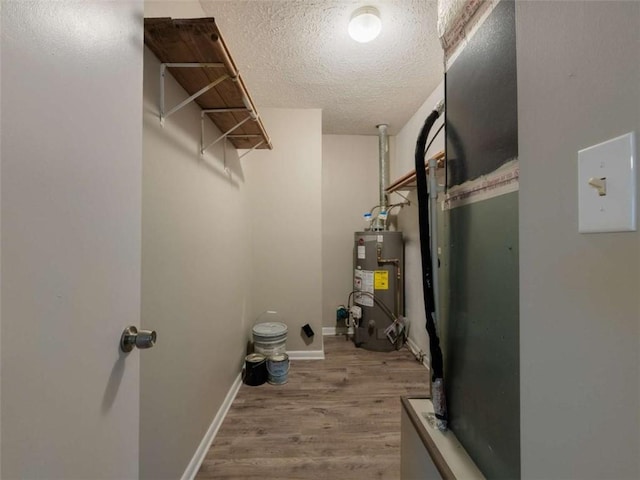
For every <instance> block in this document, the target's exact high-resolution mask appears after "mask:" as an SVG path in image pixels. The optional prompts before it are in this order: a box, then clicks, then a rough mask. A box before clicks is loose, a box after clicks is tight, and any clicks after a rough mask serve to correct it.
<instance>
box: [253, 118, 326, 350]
mask: <svg viewBox="0 0 640 480" xmlns="http://www.w3.org/2000/svg"><path fill="white" fill-rule="evenodd" d="M260 114H261V116H262V120H263V122H264V125H265V128H266V130H267V132H268V133H269V136H270V137H271V140H272V143H273V146H274V149H273V150H272V151H269V150H256V151H253V152H252V153H251V154H249V155H247V156H246V157H244V158H243V159H242V167H243V169H244V172H245V175H246V184H247V188H248V192H249V210H250V222H251V241H252V249H251V250H249V251H248V252H247V254H250V255H252V257H253V262H252V266H253V267H252V275H251V277H252V279H251V290H252V294H253V303H252V307H251V310H250V315H249V318H250V320H251V321H255V319H256V318H257V317H258V315H260V313H261V312H263V311H265V310H274V311H277V312H278V314H279V316H280V318H281V320H282V321H284V322H285V323H286V324H287V326H288V328H289V334H288V338H287V350H294V351H299V350H316V351H318V350H322V254H321V248H322V242H321V239H322V231H321V185H322V125H321V121H322V112H321V111H320V110H318V109H308V110H301V109H276V108H270V109H260ZM306 323H309V324H310V325H311V328H312V329H313V330H314V332H315V337H314V338H313V339H311V341H309V340H306V337H304V336H303V334H302V332H301V327H302V326H303V325H304V324H306Z"/></svg>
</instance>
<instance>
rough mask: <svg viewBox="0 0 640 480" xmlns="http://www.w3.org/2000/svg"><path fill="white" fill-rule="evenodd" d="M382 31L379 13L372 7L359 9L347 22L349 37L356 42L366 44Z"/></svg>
mask: <svg viewBox="0 0 640 480" xmlns="http://www.w3.org/2000/svg"><path fill="white" fill-rule="evenodd" d="M380 30H382V21H381V20H380V12H378V10H377V9H376V8H374V7H360V8H358V9H357V10H356V11H355V12H353V15H351V20H350V21H349V35H350V36H351V38H353V39H354V40H355V41H356V42H360V43H367V42H370V41H371V40H373V39H374V38H376V37H377V36H378V35H379V34H380Z"/></svg>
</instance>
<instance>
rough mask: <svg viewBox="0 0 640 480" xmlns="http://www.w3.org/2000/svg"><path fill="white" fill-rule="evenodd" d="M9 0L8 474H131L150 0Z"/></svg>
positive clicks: (4, 231) (5, 11)
mask: <svg viewBox="0 0 640 480" xmlns="http://www.w3.org/2000/svg"><path fill="white" fill-rule="evenodd" d="M1 8H2V12H1V16H2V30H1V35H2V44H1V59H0V61H1V64H0V67H1V72H2V74H1V84H0V85H1V97H0V98H1V102H2V107H1V116H2V123H1V129H2V136H1V142H0V146H1V162H2V164H1V170H0V173H1V176H0V178H1V202H0V207H1V212H0V220H1V230H0V232H1V282H2V283H1V285H2V288H1V294H2V296H1V302H2V303H1V307H2V308H1V318H0V320H1V322H2V323H1V325H2V335H1V338H2V345H1V349H0V352H1V366H2V377H1V380H2V389H1V399H2V411H1V429H2V442H1V445H2V452H1V453H2V457H1V458H2V472H1V477H2V478H3V479H13V478H30V479H33V478H65V479H70V478H82V479H92V478H118V479H128V478H136V477H137V476H138V436H139V435H138V431H139V426H138V419H139V411H138V410H139V404H138V402H139V356H140V354H144V352H140V351H133V352H131V353H129V354H128V355H127V354H122V353H120V352H119V347H118V342H119V339H120V334H121V333H122V331H123V329H124V328H125V327H126V326H128V325H136V326H139V320H140V225H141V220H140V210H141V207H140V205H141V169H142V151H141V150H142V121H141V120H142V113H141V107H142V33H143V30H142V17H143V13H142V8H143V5H142V1H140V0H131V1H118V2H109V1H101V0H93V1H75V2H74V1H56V2H53V1H50V0H38V1H10V2H7V1H2V6H1Z"/></svg>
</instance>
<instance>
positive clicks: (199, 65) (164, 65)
mask: <svg viewBox="0 0 640 480" xmlns="http://www.w3.org/2000/svg"><path fill="white" fill-rule="evenodd" d="M224 66H225V65H224V63H161V64H160V125H162V126H163V127H164V120H165V119H166V118H167V117H169V116H170V115H173V114H174V113H176V112H177V111H178V110H180V109H181V108H182V107H184V106H185V105H187V104H188V103H190V102H192V101H193V100H195V99H196V98H198V97H199V96H200V95H202V94H203V93H206V92H208V91H209V90H211V89H212V88H213V87H215V86H216V85H218V84H219V83H222V82H224V81H225V80H227V79H228V78H231V79H232V80H235V78H236V77H231V76H229V75H228V74H226V73H225V74H224V75H222V76H221V77H218V78H217V79H216V80H214V81H213V82H211V83H210V84H209V85H207V86H206V87H203V88H201V89H200V90H198V91H197V92H196V93H194V94H193V95H191V96H190V97H188V98H187V99H185V100H183V101H182V102H180V103H179V104H178V105H176V106H175V107H173V108H172V109H171V110H169V111H168V112H165V98H164V79H165V76H166V73H167V67H170V68H224Z"/></svg>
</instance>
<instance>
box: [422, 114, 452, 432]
mask: <svg viewBox="0 0 640 480" xmlns="http://www.w3.org/2000/svg"><path fill="white" fill-rule="evenodd" d="M438 116H439V114H438V112H437V111H436V110H434V111H433V112H431V114H430V115H429V116H428V117H427V119H426V120H425V121H424V125H423V126H422V130H420V135H418V140H417V141H416V151H415V164H416V183H417V195H418V224H419V227H420V253H421V257H422V292H423V295H424V307H425V313H426V317H427V319H426V327H427V333H428V334H429V350H430V352H431V373H432V375H431V382H432V383H431V386H432V388H431V390H432V398H433V403H434V411H435V414H436V417H437V418H438V419H440V420H441V421H442V426H440V425H439V428H441V429H445V428H446V421H447V410H446V403H445V400H444V380H443V379H444V367H443V360H442V350H441V349H440V339H439V338H438V334H437V331H436V321H435V320H436V319H435V310H436V305H435V300H434V294H433V268H432V263H431V255H432V252H431V242H430V236H429V192H428V188H427V174H426V170H425V160H424V157H425V145H426V143H427V138H428V137H429V132H430V131H431V128H432V127H433V124H434V123H435V121H436V119H437V118H438ZM436 396H437V397H438V401H437V402H436Z"/></svg>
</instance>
